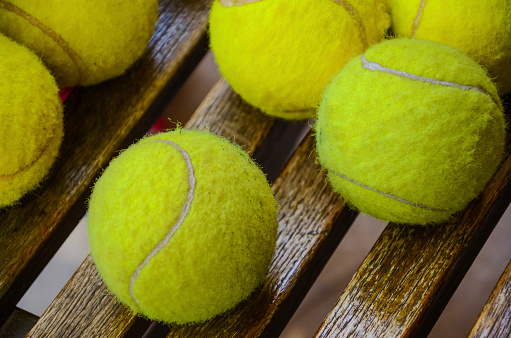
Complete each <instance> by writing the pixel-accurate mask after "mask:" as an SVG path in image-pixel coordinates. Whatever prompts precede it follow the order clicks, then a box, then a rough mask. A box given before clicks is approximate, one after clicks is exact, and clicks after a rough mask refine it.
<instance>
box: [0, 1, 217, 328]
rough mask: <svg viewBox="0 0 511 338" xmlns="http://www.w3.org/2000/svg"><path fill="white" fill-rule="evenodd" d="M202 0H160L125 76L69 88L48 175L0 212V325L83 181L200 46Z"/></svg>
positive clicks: (63, 223)
mask: <svg viewBox="0 0 511 338" xmlns="http://www.w3.org/2000/svg"><path fill="white" fill-rule="evenodd" d="M208 10H209V1H208V0H161V1H160V18H159V21H158V23H157V26H156V30H155V32H154V35H153V38H152V39H151V41H150V43H149V47H148V51H147V52H146V54H145V55H144V56H143V57H142V59H141V60H139V61H138V62H137V64H136V65H134V66H133V67H132V68H131V69H130V70H129V71H128V72H127V73H126V74H125V75H123V76H121V77H119V78H116V79H113V80H110V81H107V82H105V83H102V84H100V85H97V86H92V87H87V88H77V89H75V91H74V92H73V93H72V94H71V95H70V97H69V98H68V100H67V101H66V104H65V111H64V113H65V121H64V125H65V137H64V142H63V145H62V148H61V151H60V154H59V159H58V161H57V163H56V164H55V166H54V168H53V170H52V173H51V174H50V175H49V177H48V178H47V179H46V180H45V182H44V183H43V184H42V186H41V188H39V189H37V190H36V191H35V192H33V193H31V194H29V195H28V196H26V197H25V198H23V200H22V201H21V204H20V205H19V206H16V207H12V208H9V209H4V210H1V211H0V323H2V322H3V321H5V319H6V318H7V317H8V316H9V314H10V313H11V312H12V310H13V309H14V306H15V304H16V303H17V302H18V300H19V299H20V298H21V296H22V295H23V293H24V292H25V291H26V290H27V288H28V287H29V286H30V284H31V283H32V281H33V280H34V279H35V277H36V276H37V275H38V274H39V272H40V271H41V270H42V268H43V267H44V266H45V265H46V264H47V262H48V261H49V260H50V258H51V257H52V256H53V254H54V253H55V252H56V251H57V249H58V247H60V245H61V244H62V242H63V241H64V240H65V238H66V237H67V236H68V235H69V233H70V232H71V231H72V229H73V228H74V226H75V225H76V224H77V223H78V221H79V220H80V219H81V218H82V217H83V215H84V214H85V201H86V198H87V196H88V195H89V194H90V186H91V183H92V182H93V180H94V178H95V177H97V175H98V174H99V173H100V171H101V168H102V167H104V166H105V165H106V163H107V162H108V160H109V159H110V158H111V157H112V156H113V155H115V152H116V151H117V150H118V149H120V148H121V147H124V146H126V145H127V144H130V143H132V142H133V141H134V140H135V139H136V138H140V137H141V136H143V134H144V133H145V132H146V131H147V130H148V129H149V127H150V126H151V125H152V124H153V123H154V122H155V121H156V119H157V118H158V116H159V115H160V114H161V112H162V111H163V109H164V107H165V106H166V103H167V102H168V101H169V99H170V97H171V96H173V95H174V94H175V93H176V92H177V90H178V89H179V87H180V86H181V84H182V83H183V82H184V80H185V79H186V77H187V76H188V75H189V73H190V72H191V71H192V70H193V69H194V68H195V66H196V64H197V63H198V62H199V61H200V59H201V58H202V56H203V55H204V53H205V52H206V50H207V33H206V28H207V21H208Z"/></svg>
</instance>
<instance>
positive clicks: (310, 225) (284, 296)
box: [168, 136, 355, 338]
mask: <svg viewBox="0 0 511 338" xmlns="http://www.w3.org/2000/svg"><path fill="white" fill-rule="evenodd" d="M273 190H274V193H275V196H276V198H277V201H278V202H279V206H280V210H279V216H278V219H279V231H278V239H277V249H276V253H275V256H274V258H273V261H272V263H271V266H270V268H269V271H268V275H267V279H266V282H265V283H264V285H263V286H262V287H261V288H259V289H258V290H256V291H255V292H254V293H253V294H252V296H251V297H249V299H248V300H246V301H244V302H242V303H241V304H239V306H237V307H236V308H235V309H233V310H231V311H229V312H227V313H225V314H223V315H220V316H218V317H216V318H214V319H212V320H210V321H208V322H206V323H204V324H202V325H183V326H173V327H171V331H170V333H169V334H168V337H222V338H223V337H245V336H248V337H259V336H264V337H277V336H278V335H279V334H280V332H281V331H282V329H283V328H284V327H285V325H286V324H287V322H288V320H289V319H290V318H291V316H292V314H293V313H294V311H295V310H296V308H297V307H298V305H299V304H300V302H301V300H302V299H303V297H304V296H305V294H306V293H307V291H308V289H309V287H310V286H311V285H312V283H313V282H314V280H315V279H316V277H317V275H318V274H319V272H320V271H321V269H322V268H323V266H324V265H325V264H326V262H327V261H328V258H329V257H330V255H331V254H332V252H333V251H334V250H335V248H336V247H337V244H338V243H339V242H340V240H341V239H342V237H343V236H344V234H345V232H346V231H347V230H348V229H349V226H350V225H351V223H352V221H353V219H354V217H355V214H354V213H353V212H352V211H350V210H349V209H348V208H347V207H346V206H345V205H344V203H343V202H342V201H341V200H340V199H339V198H338V197H337V196H336V194H335V193H334V192H333V191H332V190H331V189H330V187H329V186H328V184H327V181H326V178H325V176H324V173H323V172H322V171H321V170H320V168H319V165H318V164H317V163H316V158H315V156H314V139H313V137H311V136H310V137H308V138H306V139H305V140H304V142H303V143H302V144H301V145H300V147H299V148H298V150H297V151H296V153H295V154H294V156H293V157H292V159H291V160H290V162H289V163H288V165H287V166H286V168H285V169H284V171H283V172H282V174H281V175H280V177H279V178H278V179H277V180H276V182H275V184H274V186H273Z"/></svg>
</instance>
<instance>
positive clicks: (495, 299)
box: [468, 262, 511, 338]
mask: <svg viewBox="0 0 511 338" xmlns="http://www.w3.org/2000/svg"><path fill="white" fill-rule="evenodd" d="M468 336H469V337H470V338H472V337H511V262H510V263H509V264H508V265H507V268H506V270H504V273H503V274H502V276H501V277H500V279H499V281H498V282H497V285H495V288H494V289H493V292H492V293H491V295H490V298H489V299H488V302H487V303H486V305H485V306H484V308H483V311H481V314H480V315H479V318H478V319H477V322H476V324H475V325H474V327H473V328H472V330H471V331H470V334H469V335H468Z"/></svg>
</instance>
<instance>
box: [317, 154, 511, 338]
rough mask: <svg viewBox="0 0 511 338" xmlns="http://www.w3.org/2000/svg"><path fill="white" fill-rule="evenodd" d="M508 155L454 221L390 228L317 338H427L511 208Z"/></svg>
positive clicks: (510, 163) (380, 239) (510, 172)
mask: <svg viewBox="0 0 511 338" xmlns="http://www.w3.org/2000/svg"><path fill="white" fill-rule="evenodd" d="M505 158H506V161H505V162H504V163H503V164H502V166H501V168H500V169H499V170H498V172H497V174H496V175H495V177H494V178H493V180H492V181H491V182H490V183H489V184H488V186H487V187H486V189H485V190H484V192H483V193H482V194H481V196H480V197H479V198H478V199H477V200H475V201H473V202H472V203H471V204H470V205H469V207H468V208H467V209H466V211H465V212H462V213H460V214H458V215H457V217H456V218H455V219H454V220H452V221H451V222H450V223H449V224H445V225H439V226H427V227H416V226H406V225H396V224H389V225H388V226H387V228H386V229H385V230H384V232H383V233H382V235H381V236H380V238H379V239H378V241H377V243H376V244H375V245H374V247H373V248H372V250H371V252H370V253H369V255H368V256H367V258H366V259H365V260H364V262H363V263H362V266H361V267H360V269H359V270H358V271H357V273H356V274H355V276H354V277H353V278H352V280H351V281H350V283H349V285H348V286H347V288H346V290H345V291H344V293H343V294H342V295H341V298H340V299H339V301H338V303H337V304H336V306H335V308H334V309H333V310H332V311H331V312H330V314H329V315H328V317H327V318H326V319H325V321H324V322H323V325H322V326H321V328H320V330H319V331H318V333H317V335H316V336H317V337H329V336H341V337H344V336H358V337H367V336H371V337H398V336H399V337H401V336H405V337H406V336H411V335H414V336H424V337H425V336H427V334H428V333H429V331H430V330H431V328H432V326H433V325H434V323H435V322H436V320H437V318H438V316H439V315H440V313H441V311H442V310H443V308H444V307H445V305H446V304H447V302H448V301H449V299H450V297H451V296H452V294H453V293H454V291H455V290H456V288H457V286H458V284H459V283H460V281H461V280H462V278H463V276H464V275H465V273H466V271H467V270H468V268H469V267H470V265H471V264H472V262H473V260H474V259H475V257H476V256H477V254H478V253H479V251H480V249H481V248H482V246H483V245H484V243H485V242H486V240H487V238H488V236H489V235H490V234H491V232H492V231H493V229H494V227H495V225H496V224H497V223H498V221H499V219H500V217H501V216H502V214H503V213H504V211H505V210H506V208H507V206H508V205H509V202H510V197H511V184H510V182H509V180H510V176H511V156H510V152H509V150H508V151H507V154H506V156H505Z"/></svg>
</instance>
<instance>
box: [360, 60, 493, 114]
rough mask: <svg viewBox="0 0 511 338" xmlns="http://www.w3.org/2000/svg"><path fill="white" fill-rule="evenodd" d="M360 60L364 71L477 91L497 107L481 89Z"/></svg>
mask: <svg viewBox="0 0 511 338" xmlns="http://www.w3.org/2000/svg"><path fill="white" fill-rule="evenodd" d="M360 60H361V61H362V67H364V68H365V69H369V70H372V71H379V72H385V73H388V74H392V75H396V76H400V77H404V78H407V79H410V80H414V81H421V82H426V83H431V84H434V85H441V86H447V87H454V88H459V89H461V90H475V91H478V92H480V93H482V94H484V95H486V96H488V97H489V98H490V99H491V100H492V101H493V102H494V103H495V104H497V105H498V103H497V102H495V100H494V99H493V97H492V96H491V95H490V94H489V93H488V92H487V91H486V90H484V89H481V88H479V87H476V86H470V85H462V84H459V83H457V82H452V81H443V80H437V79H434V78H430V77H425V76H419V75H415V74H412V73H407V72H404V71H402V70H397V69H392V68H388V67H384V66H382V65H380V64H379V63H377V62H372V61H368V60H367V59H366V57H365V55H362V57H361V58H360Z"/></svg>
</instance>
